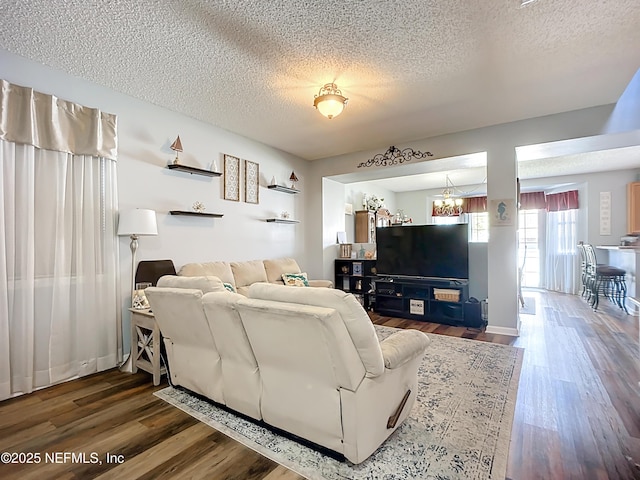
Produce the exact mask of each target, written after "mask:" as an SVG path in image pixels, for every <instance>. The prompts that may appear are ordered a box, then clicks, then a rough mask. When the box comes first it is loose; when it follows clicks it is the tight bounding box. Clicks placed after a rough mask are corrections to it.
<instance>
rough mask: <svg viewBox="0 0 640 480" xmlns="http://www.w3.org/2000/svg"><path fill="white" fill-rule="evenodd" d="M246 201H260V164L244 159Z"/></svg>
mask: <svg viewBox="0 0 640 480" xmlns="http://www.w3.org/2000/svg"><path fill="white" fill-rule="evenodd" d="M244 201H245V202H247V203H260V165H259V164H257V163H256V162H252V161H250V160H245V161H244Z"/></svg>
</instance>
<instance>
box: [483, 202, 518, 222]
mask: <svg viewBox="0 0 640 480" xmlns="http://www.w3.org/2000/svg"><path fill="white" fill-rule="evenodd" d="M489 209H490V210H489V212H490V214H489V217H490V218H489V220H490V222H491V225H496V226H507V225H513V224H514V218H515V217H516V216H517V211H516V201H515V200H514V199H510V198H505V199H500V200H491V201H490V202H489Z"/></svg>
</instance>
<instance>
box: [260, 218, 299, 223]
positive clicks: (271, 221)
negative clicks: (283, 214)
mask: <svg viewBox="0 0 640 480" xmlns="http://www.w3.org/2000/svg"><path fill="white" fill-rule="evenodd" d="M267 222H270V223H300V222H299V221H298V220H289V219H287V218H267Z"/></svg>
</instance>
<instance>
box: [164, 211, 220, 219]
mask: <svg viewBox="0 0 640 480" xmlns="http://www.w3.org/2000/svg"><path fill="white" fill-rule="evenodd" d="M169 213H170V214H171V215H186V216H189V217H213V218H221V217H222V213H199V212H190V211H188V210H169Z"/></svg>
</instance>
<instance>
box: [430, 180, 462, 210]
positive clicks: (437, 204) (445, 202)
mask: <svg viewBox="0 0 640 480" xmlns="http://www.w3.org/2000/svg"><path fill="white" fill-rule="evenodd" d="M442 197H443V199H442V200H434V202H433V214H434V215H435V216H437V217H453V216H457V215H460V214H462V199H461V198H455V197H454V196H453V184H452V183H451V181H450V180H449V175H447V180H446V184H445V188H444V190H442Z"/></svg>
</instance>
